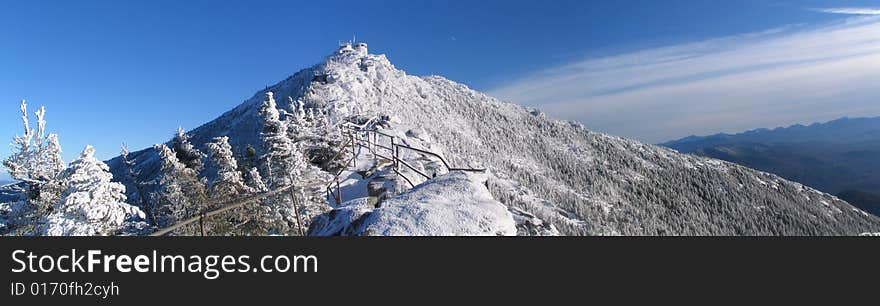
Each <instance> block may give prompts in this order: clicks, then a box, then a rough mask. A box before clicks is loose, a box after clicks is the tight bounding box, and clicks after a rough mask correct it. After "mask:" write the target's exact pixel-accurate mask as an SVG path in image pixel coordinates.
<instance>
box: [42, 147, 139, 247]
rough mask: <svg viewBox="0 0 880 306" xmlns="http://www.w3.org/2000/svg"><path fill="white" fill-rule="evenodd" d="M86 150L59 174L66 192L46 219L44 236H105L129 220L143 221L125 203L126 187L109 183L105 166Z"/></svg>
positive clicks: (108, 175) (130, 206) (117, 230)
mask: <svg viewBox="0 0 880 306" xmlns="http://www.w3.org/2000/svg"><path fill="white" fill-rule="evenodd" d="M94 153H95V150H94V149H93V148H92V146H86V147H85V149H83V151H82V154H80V156H79V158H77V159H76V160H74V161H73V162H71V163H70V167H69V168H68V169H67V170H66V171H64V172H63V173H62V174H61V177H60V180H61V181H63V182H64V183H65V185H66V186H67V188H66V189H65V190H64V193H63V194H62V197H61V201H59V202H58V204H57V205H56V206H55V208H54V210H53V212H52V213H51V214H50V215H48V216H47V217H46V223H45V227H44V231H43V234H45V235H50V236H95V235H100V236H106V235H114V234H117V233H119V232H120V230H122V228H123V226H124V225H125V223H126V222H127V221H129V220H133V219H134V220H136V219H143V218H144V213H143V211H141V210H140V209H139V208H137V207H135V206H132V205H129V204H127V203H125V186H124V185H122V184H120V183H116V182H112V181H111V180H112V179H113V175H112V174H110V171H109V168H108V167H107V165H106V164H104V163H103V162H101V161H100V160H98V159H97V158H95V156H94Z"/></svg>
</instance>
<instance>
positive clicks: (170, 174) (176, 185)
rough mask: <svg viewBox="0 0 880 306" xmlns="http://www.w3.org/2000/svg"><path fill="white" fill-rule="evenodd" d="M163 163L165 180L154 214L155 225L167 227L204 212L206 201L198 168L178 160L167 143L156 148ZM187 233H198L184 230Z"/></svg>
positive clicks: (160, 183)
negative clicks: (189, 166)
mask: <svg viewBox="0 0 880 306" xmlns="http://www.w3.org/2000/svg"><path fill="white" fill-rule="evenodd" d="M154 148H155V149H156V152H158V153H159V157H160V159H161V160H162V177H161V178H160V179H159V190H158V192H157V196H156V205H155V207H154V208H153V210H154V212H153V214H154V215H155V216H156V217H155V218H156V225H158V226H159V227H167V226H170V225H173V224H174V223H176V222H178V221H180V220H183V219H186V218H188V217H191V216H194V215H196V214H199V213H201V212H203V211H204V207H202V205H204V203H206V201H207V195H206V191H205V183H204V181H203V180H202V179H200V178H199V177H198V172H197V171H196V170H195V169H191V168H188V167H187V166H186V165H185V164H183V163H182V162H181V161H180V160H178V159H177V156H178V154H176V153H175V152H174V151H173V150H171V149H170V148H168V146H166V145H164V144H157V145H155V146H154ZM181 232H182V233H185V234H195V232H194V231H191V229H190V231H188V230H187V229H184V230H182V231H181Z"/></svg>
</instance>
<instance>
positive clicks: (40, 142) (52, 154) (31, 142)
mask: <svg viewBox="0 0 880 306" xmlns="http://www.w3.org/2000/svg"><path fill="white" fill-rule="evenodd" d="M19 108H20V110H21V121H22V125H23V127H24V134H23V135H22V136H15V137H14V138H13V139H12V144H11V146H12V148H13V152H12V154H11V155H10V156H9V157H8V158H6V159H5V160H4V161H3V165H4V166H5V167H6V169H7V171H8V172H9V174H10V175H11V176H12V177H13V178H14V179H16V180H19V181H22V182H26V183H28V184H30V185H32V186H35V187H39V185H42V184H44V183H46V182H48V181H50V180H52V179H54V178H55V177H56V176H58V174H59V173H61V171H62V170H64V161H62V160H61V145H60V144H59V143H58V135H56V134H49V135H46V134H45V131H46V120H45V116H46V109H45V108H44V107H40V109H39V110H37V111H36V112H34V114H35V115H36V117H37V128H36V130H33V129H31V126H30V122H29V120H28V114H27V102H26V101H25V100H21V104H20V105H19Z"/></svg>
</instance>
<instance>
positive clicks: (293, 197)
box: [290, 178, 306, 236]
mask: <svg viewBox="0 0 880 306" xmlns="http://www.w3.org/2000/svg"><path fill="white" fill-rule="evenodd" d="M292 179H293V178H291V180H292ZM290 201H291V202H292V203H293V214H294V217H296V227H297V228H299V235H300V236H305V235H306V233H305V232H304V231H303V227H302V224H300V222H302V221H300V220H299V207H297V205H296V202H297V197H296V188H294V187H291V188H290Z"/></svg>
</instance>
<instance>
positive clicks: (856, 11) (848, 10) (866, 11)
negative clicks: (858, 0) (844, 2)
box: [814, 7, 880, 15]
mask: <svg viewBox="0 0 880 306" xmlns="http://www.w3.org/2000/svg"><path fill="white" fill-rule="evenodd" d="M814 10H815V11H817V12H822V13H829V14H845V15H880V9H878V8H870V7H836V8H823V9H814Z"/></svg>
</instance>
